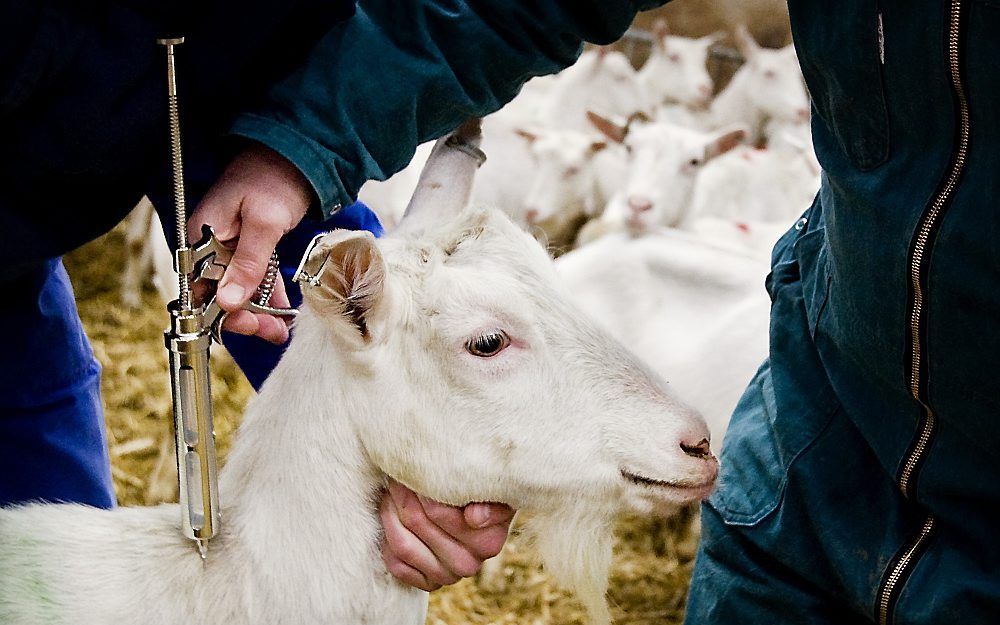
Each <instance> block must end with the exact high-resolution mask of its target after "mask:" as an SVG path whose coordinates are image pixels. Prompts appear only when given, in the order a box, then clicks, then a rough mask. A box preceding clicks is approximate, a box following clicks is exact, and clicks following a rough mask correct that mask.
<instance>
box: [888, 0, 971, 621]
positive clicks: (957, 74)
mask: <svg viewBox="0 0 1000 625" xmlns="http://www.w3.org/2000/svg"><path fill="white" fill-rule="evenodd" d="M880 17H881V16H880ZM879 26H881V23H880V24H879ZM961 27H962V0H952V1H951V9H950V14H949V22H948V68H949V77H950V79H951V87H952V91H953V94H954V97H955V101H956V102H957V105H958V112H959V120H958V121H959V124H958V137H957V138H958V142H957V146H956V150H955V153H954V155H953V157H952V161H951V165H950V167H949V169H948V174H947V176H946V177H945V180H944V183H943V184H942V185H941V188H940V189H939V191H938V192H937V194H936V195H935V196H934V199H933V200H932V202H931V204H930V206H929V207H928V209H927V210H926V211H925V212H924V214H923V216H922V217H921V219H920V222H919V224H918V227H917V230H916V233H915V235H914V238H913V242H912V245H911V250H910V257H909V270H910V290H911V299H910V336H909V341H910V344H909V351H910V371H909V387H910V394H911V395H912V396H913V398H914V399H915V400H916V401H917V402H918V403H919V404H920V410H921V413H922V415H921V420H920V424H919V427H918V434H917V436H916V439H915V441H914V443H913V445H912V446H911V448H910V450H909V451H908V452H907V454H906V456H905V460H904V462H903V467H902V469H901V470H900V473H899V477H898V483H899V488H900V490H901V491H902V492H903V495H904V496H906V497H907V498H910V499H912V498H913V484H914V477H915V476H916V474H917V472H918V469H919V467H920V464H921V462H922V461H923V459H924V456H925V455H926V453H927V449H928V448H929V447H930V444H931V440H932V438H933V435H934V430H935V426H936V420H935V417H934V411H933V410H932V409H931V407H930V405H929V404H928V401H927V397H926V393H927V380H926V376H925V369H924V367H925V362H924V353H925V351H926V344H925V340H926V334H925V332H924V323H925V316H924V307H925V296H924V294H925V290H926V278H927V255H928V252H929V249H930V247H931V245H933V242H934V236H935V235H936V234H937V231H938V227H939V225H940V223H941V217H942V214H943V213H944V210H945V209H946V208H947V206H948V203H949V201H950V200H951V198H952V196H953V195H954V193H955V188H956V187H957V186H958V182H959V180H960V178H961V176H962V172H963V170H964V168H965V163H966V159H967V157H968V149H969V136H970V128H969V120H970V116H969V102H968V98H967V97H966V95H965V87H964V84H963V82H962V63H961V48H960V46H961V41H962V40H961ZM880 30H881V29H880ZM934 525H935V518H934V516H933V515H929V516H927V518H926V519H925V520H924V523H923V526H922V527H921V528H920V532H919V533H918V534H917V536H916V537H915V538H914V539H913V540H912V541H911V542H910V543H909V544H907V545H904V547H903V548H902V549H901V550H900V552H899V553H898V554H897V556H896V557H895V558H894V559H893V561H892V563H891V564H890V566H889V567H888V568H887V569H886V573H885V576H884V577H883V578H882V584H881V585H880V587H879V591H878V594H877V602H876V612H877V613H876V620H877V622H878V623H879V625H889V624H890V620H891V617H892V610H893V608H894V607H895V603H896V600H897V599H898V597H899V591H900V589H901V588H902V586H903V584H904V583H905V582H906V580H907V579H908V578H909V576H910V573H912V571H913V567H914V565H915V564H916V562H917V561H918V560H919V558H920V555H921V554H922V553H923V550H924V547H925V546H926V545H927V541H928V540H929V539H930V537H931V535H932V534H933V533H934Z"/></svg>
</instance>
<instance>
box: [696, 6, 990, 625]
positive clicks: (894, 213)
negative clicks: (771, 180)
mask: <svg viewBox="0 0 1000 625" xmlns="http://www.w3.org/2000/svg"><path fill="white" fill-rule="evenodd" d="M789 8H790V13H791V20H792V30H793V37H794V41H795V45H796V48H797V51H798V55H799V61H800V63H801V65H802V69H803V73H804V76H805V79H806V83H807V85H808V87H809V91H810V94H811V97H812V103H813V104H812V106H813V124H812V125H813V135H814V143H815V147H816V152H817V156H818V157H819V160H820V163H821V165H822V167H823V177H822V185H821V189H820V192H819V195H818V197H817V198H816V200H815V203H814V205H813V206H812V208H811V209H810V210H809V212H808V213H807V214H806V219H807V220H808V221H807V222H803V223H802V224H800V229H798V230H791V231H790V232H789V233H788V234H787V235H786V236H785V237H783V238H782V240H781V241H779V243H778V245H777V247H776V248H775V251H774V257H773V261H774V263H773V271H772V274H771V276H770V277H769V279H768V285H767V286H768V289H769V291H770V294H771V296H772V300H773V302H774V305H773V307H772V317H771V348H770V349H771V357H770V361H769V363H768V365H767V366H766V367H765V368H764V369H763V370H762V371H761V373H760V374H759V375H758V378H757V379H756V380H755V381H754V383H753V385H752V386H751V389H750V390H749V391H748V394H747V396H745V397H744V400H743V401H742V402H741V408H738V409H737V413H736V415H735V416H734V419H733V422H732V424H731V427H730V431H729V434H727V439H726V441H727V442H726V448H725V449H724V451H723V454H722V475H721V478H720V487H719V488H718V490H717V492H716V493H715V495H713V497H712V498H711V499H710V502H709V510H710V513H711V514H712V515H713V518H714V516H715V515H718V517H719V518H721V519H722V520H723V521H724V522H725V523H727V524H729V525H731V526H733V527H740V528H742V529H741V530H740V531H741V533H742V535H743V536H744V537H746V538H747V539H748V540H750V541H751V542H752V545H753V547H752V548H753V549H756V550H758V553H767V554H769V557H770V558H772V559H773V561H775V562H777V563H780V564H779V565H778V567H779V569H778V570H777V571H771V572H770V574H771V575H775V576H780V577H781V578H782V579H784V580H786V581H787V580H793V581H790V582H788V583H789V588H794V589H795V591H794V592H793V591H791V590H789V591H788V592H787V595H789V597H790V596H792V595H794V594H795V593H797V592H799V591H804V590H805V589H809V592H810V593H811V594H812V595H813V596H815V597H823V598H824V601H827V602H833V603H834V604H836V605H838V606H839V607H840V608H842V609H843V610H844V614H845V615H846V614H850V615H852V616H853V617H857V616H858V615H861V616H862V618H863V620H861V621H858V622H876V623H879V624H885V625H888V624H889V623H900V624H901V623H910V624H915V623H921V624H924V623H925V624H928V625H929V624H932V623H936V624H943V623H976V624H985V623H997V622H1000V541H998V540H997V538H996V534H997V530H998V529H1000V522H998V520H997V511H998V510H1000V365H998V363H1000V360H998V354H1000V332H998V329H997V325H996V323H997V319H1000V211H998V210H996V207H995V206H994V205H993V202H994V201H996V199H997V197H998V196H997V191H998V186H1000V158H998V156H997V146H998V145H1000V116H998V114H997V111H998V106H1000V73H998V70H997V64H996V63H997V60H998V59H1000V38H998V37H997V33H998V32H1000V30H998V29H1000V2H998V1H997V0H841V1H838V2H826V1H823V0H790V1H789ZM715 548H716V549H722V548H723V546H722V544H721V543H719V544H717V545H716V547H715ZM748 549H749V547H748ZM708 555H709V556H711V555H712V554H708ZM696 582H697V580H696ZM787 600H788V601H789V602H794V599H791V598H789V599H787ZM748 603H749V602H748ZM693 604H696V605H697V606H698V610H700V611H701V614H700V615H699V616H698V617H697V618H693V619H692V622H699V620H698V619H699V618H703V619H704V620H705V622H714V621H712V620H711V618H710V617H708V616H704V617H703V616H701V615H710V614H712V613H713V610H715V609H718V610H719V612H720V613H721V612H722V611H724V610H725V608H724V607H723V605H722V602H721V601H715V600H713V598H711V597H703V596H699V597H698V600H697V601H695V602H693ZM792 613H793V612H792V611H791V610H790V611H789V614H792ZM800 614H801V612H800ZM745 616H747V619H748V620H747V621H746V622H755V621H754V620H753V618H752V617H751V616H749V613H747V615H745ZM790 618H792V617H790ZM817 622H822V623H827V622H834V621H833V620H826V619H824V618H820V616H819V615H817ZM840 622H855V621H854V620H853V618H849V617H847V616H845V617H844V619H842V620H841V621H840Z"/></svg>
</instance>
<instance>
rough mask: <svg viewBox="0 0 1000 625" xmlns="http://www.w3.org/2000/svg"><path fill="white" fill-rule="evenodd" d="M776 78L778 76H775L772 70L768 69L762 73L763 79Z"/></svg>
mask: <svg viewBox="0 0 1000 625" xmlns="http://www.w3.org/2000/svg"><path fill="white" fill-rule="evenodd" d="M777 76H778V74H776V73H775V71H774V70H773V69H769V70H766V71H765V72H764V78H768V79H773V78H776V77H777Z"/></svg>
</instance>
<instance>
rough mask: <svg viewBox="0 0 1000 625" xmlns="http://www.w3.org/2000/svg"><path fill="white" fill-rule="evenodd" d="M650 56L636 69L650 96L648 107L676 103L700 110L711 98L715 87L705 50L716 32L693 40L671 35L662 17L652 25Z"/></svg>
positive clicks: (709, 45)
mask: <svg viewBox="0 0 1000 625" xmlns="http://www.w3.org/2000/svg"><path fill="white" fill-rule="evenodd" d="M653 35H654V39H653V47H652V49H651V50H650V53H649V59H647V60H646V63H645V64H644V65H643V66H642V68H641V69H640V70H639V84H640V85H641V86H642V88H643V90H644V91H645V92H646V96H647V97H648V98H649V100H648V101H649V108H650V109H655V108H656V107H658V106H660V105H663V104H668V103H669V104H675V105H680V106H683V107H686V108H689V109H703V108H705V107H706V106H708V104H709V102H711V100H712V92H713V90H714V86H713V83H712V78H711V76H709V74H708V68H707V66H706V61H707V60H708V49H709V48H710V47H711V46H712V45H713V44H715V43H716V42H718V41H719V39H720V36H719V35H708V36H707V37H701V38H698V39H694V38H691V37H678V36H675V35H671V34H670V31H669V29H668V28H667V23H666V21H664V20H660V21H658V22H657V23H656V24H655V25H654V28H653Z"/></svg>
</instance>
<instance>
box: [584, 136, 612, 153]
mask: <svg viewBox="0 0 1000 625" xmlns="http://www.w3.org/2000/svg"><path fill="white" fill-rule="evenodd" d="M606 147H608V142H607V141H604V140H603V139H595V140H594V141H591V142H590V146H589V147H588V148H587V149H588V150H590V153H591V154H597V153H598V152H600V151H601V150H603V149H605V148H606Z"/></svg>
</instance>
